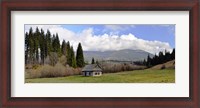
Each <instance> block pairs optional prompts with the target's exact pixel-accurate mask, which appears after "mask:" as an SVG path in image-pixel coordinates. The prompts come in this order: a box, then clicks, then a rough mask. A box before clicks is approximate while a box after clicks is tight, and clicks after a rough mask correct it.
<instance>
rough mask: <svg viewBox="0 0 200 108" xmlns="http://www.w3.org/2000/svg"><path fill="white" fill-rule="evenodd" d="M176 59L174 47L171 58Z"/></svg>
mask: <svg viewBox="0 0 200 108" xmlns="http://www.w3.org/2000/svg"><path fill="white" fill-rule="evenodd" d="M174 59H175V48H173V51H172V53H171V60H174Z"/></svg>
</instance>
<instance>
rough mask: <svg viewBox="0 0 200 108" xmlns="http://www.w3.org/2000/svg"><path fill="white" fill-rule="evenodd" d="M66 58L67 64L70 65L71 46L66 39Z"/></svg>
mask: <svg viewBox="0 0 200 108" xmlns="http://www.w3.org/2000/svg"><path fill="white" fill-rule="evenodd" d="M66 51H67V53H66V58H67V64H68V65H70V66H71V64H72V63H71V61H72V59H71V48H70V42H69V41H68V42H67V44H66Z"/></svg>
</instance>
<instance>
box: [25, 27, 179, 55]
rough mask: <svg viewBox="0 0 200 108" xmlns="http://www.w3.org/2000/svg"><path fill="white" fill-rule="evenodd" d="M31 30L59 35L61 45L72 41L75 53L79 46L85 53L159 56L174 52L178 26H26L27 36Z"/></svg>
mask: <svg viewBox="0 0 200 108" xmlns="http://www.w3.org/2000/svg"><path fill="white" fill-rule="evenodd" d="M30 27H32V28H33V30H35V28H36V27H38V28H39V29H41V28H42V29H43V30H44V31H45V32H46V31H47V29H49V30H50V32H51V33H52V34H56V33H58V36H59V38H60V43H62V41H63V40H65V41H70V43H71V45H73V46H74V49H75V48H77V45H78V43H79V42H80V43H81V44H82V47H83V49H84V50H85V51H106V50H121V49H133V50H135V49H140V50H144V51H147V52H149V53H152V54H157V53H158V52H160V51H164V50H165V49H166V50H168V51H172V49H173V48H175V25H167V24H165V25H163V24H160V25H147V24H145V25H122V24H115V25H114V24H113V25H108V24H94V25H89V24H82V25H80V24H72V25H69V24H66V25H64V24H61V25H49V24H48V25H25V32H28V30H29V29H30ZM75 50H76V49H75Z"/></svg>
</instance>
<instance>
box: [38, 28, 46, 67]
mask: <svg viewBox="0 0 200 108" xmlns="http://www.w3.org/2000/svg"><path fill="white" fill-rule="evenodd" d="M39 42H40V43H39V44H40V58H41V62H42V64H44V58H45V50H44V49H45V34H44V30H43V29H41V30H40V41H39Z"/></svg>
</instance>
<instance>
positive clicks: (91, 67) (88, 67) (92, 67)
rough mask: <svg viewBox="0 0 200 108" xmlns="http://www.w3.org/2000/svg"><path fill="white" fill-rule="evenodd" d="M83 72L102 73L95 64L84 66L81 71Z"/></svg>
mask: <svg viewBox="0 0 200 108" xmlns="http://www.w3.org/2000/svg"><path fill="white" fill-rule="evenodd" d="M84 71H102V69H101V67H100V66H99V65H97V64H90V65H86V66H85V67H84V68H83V69H82V72H84Z"/></svg>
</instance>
